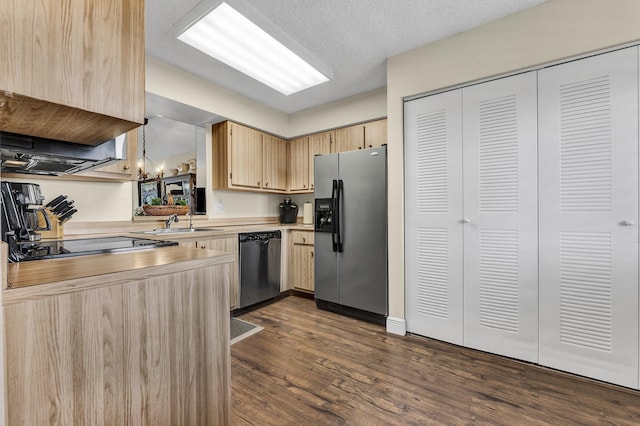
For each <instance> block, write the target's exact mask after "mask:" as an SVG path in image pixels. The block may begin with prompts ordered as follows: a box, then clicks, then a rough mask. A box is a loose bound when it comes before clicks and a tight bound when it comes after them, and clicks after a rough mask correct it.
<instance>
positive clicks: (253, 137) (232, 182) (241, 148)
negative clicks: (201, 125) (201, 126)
mask: <svg viewBox="0 0 640 426" xmlns="http://www.w3.org/2000/svg"><path fill="white" fill-rule="evenodd" d="M211 130H212V143H213V149H212V152H213V158H212V165H213V166H212V168H213V172H212V174H213V189H239V190H245V191H247V190H248V191H258V192H286V191H287V151H288V143H287V141H286V140H284V139H281V138H278V137H276V136H273V135H269V134H266V133H263V132H261V131H259V130H255V129H252V128H249V127H246V126H243V125H240V124H237V123H233V122H231V121H225V122H222V123H217V124H214V125H213V126H212V129H211Z"/></svg>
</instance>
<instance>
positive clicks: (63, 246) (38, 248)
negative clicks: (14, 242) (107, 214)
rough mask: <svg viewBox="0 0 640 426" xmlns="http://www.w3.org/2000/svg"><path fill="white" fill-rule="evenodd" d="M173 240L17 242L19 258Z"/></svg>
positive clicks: (138, 246) (120, 248)
mask: <svg viewBox="0 0 640 426" xmlns="http://www.w3.org/2000/svg"><path fill="white" fill-rule="evenodd" d="M177 245H178V243H177V242H175V241H158V240H151V239H148V238H134V237H104V238H83V239H77V240H51V241H37V242H29V243H26V242H23V243H19V252H20V253H21V254H22V256H20V257H21V260H37V259H51V258H58V257H70V256H82V255H89V254H104V253H118V252H126V251H132V250H143V249H149V248H155V247H167V246H177Z"/></svg>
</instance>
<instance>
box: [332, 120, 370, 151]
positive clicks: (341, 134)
mask: <svg viewBox="0 0 640 426" xmlns="http://www.w3.org/2000/svg"><path fill="white" fill-rule="evenodd" d="M334 132H335V140H334V143H333V145H332V146H331V152H332V153H333V152H345V151H354V150H356V149H362V148H363V147H364V127H363V126H362V125H361V124H358V125H355V126H349V127H342V128H340V129H336V130H334Z"/></svg>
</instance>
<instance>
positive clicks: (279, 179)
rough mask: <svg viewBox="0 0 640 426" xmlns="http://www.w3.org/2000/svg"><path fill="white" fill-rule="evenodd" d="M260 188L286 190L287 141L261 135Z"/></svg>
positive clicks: (264, 134)
mask: <svg viewBox="0 0 640 426" xmlns="http://www.w3.org/2000/svg"><path fill="white" fill-rule="evenodd" d="M262 188H264V189H271V190H278V191H286V190H287V141H286V140H284V139H280V138H278V137H275V136H272V135H267V134H266V133H263V134H262Z"/></svg>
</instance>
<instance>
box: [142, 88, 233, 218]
mask: <svg viewBox="0 0 640 426" xmlns="http://www.w3.org/2000/svg"><path fill="white" fill-rule="evenodd" d="M146 118H147V120H148V121H147V124H146V126H141V127H140V128H139V130H138V132H139V133H138V155H137V159H138V161H137V162H138V170H139V172H140V173H141V174H144V175H146V176H145V177H141V179H140V181H144V183H147V185H142V182H141V185H142V186H144V188H146V189H148V188H150V187H151V186H152V185H151V183H153V182H156V183H157V188H158V192H160V194H159V195H160V196H165V197H167V196H168V195H169V194H171V196H172V198H174V200H175V201H177V200H182V199H185V200H189V205H190V206H191V211H192V212H193V213H194V214H205V213H206V211H205V207H204V206H205V205H206V203H204V199H200V200H197V199H196V196H197V195H198V194H201V195H200V197H201V198H203V197H204V193H205V191H204V187H205V183H206V173H207V167H208V166H209V165H208V164H207V163H208V161H207V159H206V147H205V140H206V135H205V127H206V125H207V124H208V123H217V122H220V121H222V120H224V118H223V117H219V116H217V115H215V114H212V113H210V112H207V111H204V110H201V109H199V108H195V107H192V106H190V105H186V104H183V103H180V102H176V101H174V100H172V99H168V98H165V97H162V96H158V95H155V94H153V93H149V92H147V93H146ZM139 188H140V185H139ZM151 192H153V191H141V190H140V189H139V194H138V205H141V204H143V203H145V202H146V203H149V201H150V199H149V200H147V199H146V198H149V194H150V193H151ZM143 198H144V199H143ZM136 207H137V206H136Z"/></svg>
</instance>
